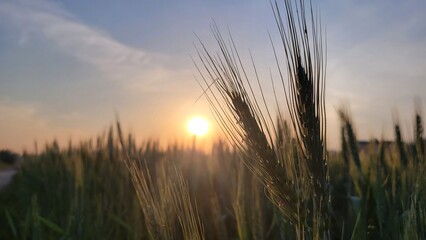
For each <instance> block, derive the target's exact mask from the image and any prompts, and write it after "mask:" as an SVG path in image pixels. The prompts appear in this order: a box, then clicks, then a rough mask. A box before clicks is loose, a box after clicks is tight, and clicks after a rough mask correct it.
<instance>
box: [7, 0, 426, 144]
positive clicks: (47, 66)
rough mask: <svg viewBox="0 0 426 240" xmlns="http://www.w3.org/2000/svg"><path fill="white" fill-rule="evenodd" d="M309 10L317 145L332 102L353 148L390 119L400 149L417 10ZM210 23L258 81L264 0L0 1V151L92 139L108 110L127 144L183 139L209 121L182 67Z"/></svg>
mask: <svg viewBox="0 0 426 240" xmlns="http://www.w3.org/2000/svg"><path fill="white" fill-rule="evenodd" d="M314 4H315V5H316V6H317V7H318V8H319V9H320V11H321V17H322V22H323V25H324V27H325V29H326V35H327V48H328V51H327V55H328V58H327V60H328V68H327V76H328V77H327V112H328V141H329V146H331V147H333V148H337V147H338V144H339V140H338V139H339V123H338V119H337V115H336V110H335V109H336V108H337V107H338V106H340V105H341V104H342V103H345V104H347V105H348V106H349V108H350V110H351V113H352V115H353V117H354V122H355V127H356V130H357V133H358V135H359V138H362V139H368V138H370V137H372V136H376V137H380V136H381V134H382V133H383V134H384V136H385V137H387V138H391V137H392V136H393V134H392V132H391V130H392V124H393V117H392V116H393V112H398V114H399V118H400V120H401V122H402V126H403V130H405V133H406V134H405V136H404V137H405V138H406V139H409V138H410V137H411V132H412V131H411V123H412V115H413V111H414V98H415V97H418V98H419V99H420V101H421V102H422V104H423V106H426V102H425V101H426V91H425V90H426V73H425V72H426V71H425V69H426V60H425V59H426V16H425V14H424V10H425V9H426V2H425V1H420V0H418V1H384V0H379V1H355V0H353V1H349V0H342V1H332V0H325V1H314ZM212 19H214V20H215V21H216V22H217V24H218V26H219V27H220V28H221V29H223V30H224V32H226V28H227V27H229V28H230V29H231V31H232V35H233V37H234V39H235V40H236V41H237V44H238V48H239V49H240V52H241V53H242V54H243V55H244V54H246V56H247V54H248V49H250V50H251V52H252V54H253V56H254V59H255V62H256V65H257V67H258V68H259V71H260V73H261V77H262V78H264V79H266V80H265V81H268V80H269V75H268V72H269V69H271V70H272V71H275V70H276V68H275V63H274V62H273V53H272V50H271V46H270V43H269V39H268V34H267V31H270V32H271V34H272V38H273V39H274V40H275V41H276V42H278V34H277V31H276V28H275V25H274V21H273V15H272V10H271V8H270V5H269V1H261V0H257V1H254V0H251V1H236V0H231V1H224V0H220V1H207V0H204V1H201V0H198V1H196V0H184V1H165V0H159V1H147V0H143V1H112V0H107V1H105V0H102V1H101V0H94V1H47V0H17V1H8V0H2V1H0V112H1V114H0V132H1V134H0V148H12V149H15V150H22V149H23V148H24V147H26V148H27V149H30V150H31V149H32V146H33V142H34V141H38V142H39V144H43V143H45V142H46V141H50V140H52V139H53V138H57V139H58V140H59V141H60V142H67V141H68V139H73V140H77V139H85V138H88V137H93V136H96V135H97V134H100V133H102V132H103V131H104V130H105V129H107V128H108V127H109V125H110V124H111V123H113V121H114V119H115V113H116V112H117V113H118V114H119V116H120V119H121V122H122V124H123V125H124V127H125V129H127V130H131V131H132V132H133V134H134V135H136V137H138V138H139V139H146V138H154V139H162V140H163V141H166V142H167V141H170V142H172V141H175V140H177V141H181V140H184V139H186V138H187V135H188V134H187V133H186V130H185V128H184V126H185V122H186V121H187V119H188V118H189V117H190V116H191V115H194V114H197V115H204V116H206V117H208V118H210V119H213V118H212V116H211V114H210V111H209V109H208V105H207V103H206V102H205V101H204V100H203V99H202V100H200V101H198V102H196V103H195V101H196V99H197V98H198V96H200V94H201V90H200V88H199V87H198V85H197V83H196V81H195V80H194V75H197V71H196V69H195V67H194V66H193V64H192V62H191V59H190V57H189V55H195V54H196V51H195V49H194V45H193V43H194V42H196V41H197V40H196V37H195V35H194V33H195V34H197V35H198V36H199V37H200V38H201V39H202V40H203V42H205V43H206V45H207V46H209V48H211V49H212V50H213V51H214V50H215V45H214V41H213V37H212V35H211V32H210V24H211V23H212ZM248 66H249V65H248ZM268 89H269V88H268V87H266V91H268ZM194 103H195V105H194ZM423 109H424V108H423ZM212 135H214V134H212Z"/></svg>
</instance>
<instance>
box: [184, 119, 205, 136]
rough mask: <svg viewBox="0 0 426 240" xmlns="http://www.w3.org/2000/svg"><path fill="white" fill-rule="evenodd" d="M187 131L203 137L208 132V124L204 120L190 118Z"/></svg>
mask: <svg viewBox="0 0 426 240" xmlns="http://www.w3.org/2000/svg"><path fill="white" fill-rule="evenodd" d="M188 131H189V132H190V133H191V134H193V135H195V136H203V135H205V134H206V133H207V132H208V131H209V123H208V121H207V120H206V119H205V118H202V117H192V118H191V119H190V120H189V121H188Z"/></svg>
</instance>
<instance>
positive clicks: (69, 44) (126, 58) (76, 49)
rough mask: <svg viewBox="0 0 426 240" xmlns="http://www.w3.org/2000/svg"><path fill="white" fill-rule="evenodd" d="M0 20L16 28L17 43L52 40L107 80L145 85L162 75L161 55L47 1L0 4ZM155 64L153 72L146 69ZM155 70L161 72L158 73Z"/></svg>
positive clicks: (164, 70)
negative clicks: (118, 38)
mask: <svg viewBox="0 0 426 240" xmlns="http://www.w3.org/2000/svg"><path fill="white" fill-rule="evenodd" d="M0 19H3V20H9V21H10V22H11V23H12V24H14V25H15V26H17V27H18V29H19V31H20V34H21V36H20V38H19V43H21V44H26V43H28V42H29V41H30V40H29V38H31V36H32V35H34V36H37V37H42V38H44V39H46V40H48V41H49V42H51V43H53V44H54V45H55V46H56V47H58V48H59V49H60V50H61V51H63V52H65V53H66V54H68V55H71V56H74V57H75V58H77V59H79V60H80V61H83V62H86V63H89V64H91V65H94V66H95V67H97V68H98V69H100V70H101V71H103V72H105V73H106V74H105V75H106V76H107V78H109V79H119V80H123V79H124V80H127V81H135V80H136V79H137V80H138V81H141V80H144V79H145V80H146V82H145V83H147V84H148V85H150V84H153V81H154V80H157V79H158V78H159V77H161V76H164V75H171V74H168V73H166V72H168V70H167V69H166V68H165V67H161V65H163V64H164V62H165V61H166V60H167V58H166V57H165V56H161V55H159V54H153V53H147V52H145V51H143V50H140V49H135V48H132V47H129V46H126V45H124V44H122V43H120V42H118V41H116V40H114V39H113V38H112V37H110V36H109V35H108V34H106V33H105V32H102V31H101V30H98V29H96V28H93V27H90V26H87V25H85V24H84V23H82V22H80V21H79V20H78V19H76V18H75V17H74V16H72V15H71V14H70V13H67V12H66V11H64V10H63V9H61V7H60V6H59V5H57V4H54V3H51V2H50V1H31V2H29V1H16V2H3V3H0ZM153 66H157V67H156V69H157V70H156V71H151V70H150V69H152V68H153ZM158 69H161V71H162V73H161V74H160V75H159V76H157V75H158Z"/></svg>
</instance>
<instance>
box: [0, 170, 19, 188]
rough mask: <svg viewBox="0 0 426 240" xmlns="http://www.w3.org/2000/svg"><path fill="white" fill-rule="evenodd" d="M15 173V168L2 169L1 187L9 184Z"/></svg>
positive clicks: (0, 172) (0, 171)
mask: <svg viewBox="0 0 426 240" xmlns="http://www.w3.org/2000/svg"><path fill="white" fill-rule="evenodd" d="M15 174H16V169H15V168H8V169H4V170H0V189H2V188H3V187H5V186H6V185H7V184H9V183H10V181H11V180H12V178H13V176H14V175H15Z"/></svg>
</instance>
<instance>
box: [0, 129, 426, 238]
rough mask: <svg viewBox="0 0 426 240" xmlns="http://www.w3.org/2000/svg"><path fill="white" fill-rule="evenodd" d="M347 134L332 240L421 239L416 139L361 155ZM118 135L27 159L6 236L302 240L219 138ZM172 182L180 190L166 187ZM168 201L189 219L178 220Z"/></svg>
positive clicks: (12, 193)
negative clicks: (138, 141)
mask: <svg viewBox="0 0 426 240" xmlns="http://www.w3.org/2000/svg"><path fill="white" fill-rule="evenodd" d="M348 129H350V125H346V126H345V127H344V128H342V130H344V131H345V132H347V134H344V135H342V140H343V144H344V145H343V146H342V148H343V149H344V150H343V151H342V152H340V153H329V172H330V192H331V206H332V212H331V214H332V216H330V227H331V232H332V235H333V237H334V238H337V239H339V238H340V237H342V238H343V239H350V238H352V239H367V238H369V239H424V238H425V236H426V235H425V234H426V233H425V231H424V228H423V226H425V224H426V218H425V217H426V215H425V214H426V212H425V207H424V205H425V200H426V195H425V187H426V178H425V175H424V166H425V159H424V147H423V145H421V144H422V142H421V141H420V142H417V144H415V145H413V144H406V143H404V142H400V139H398V138H396V140H395V141H394V142H392V143H389V142H382V143H379V144H377V143H376V142H372V143H371V144H370V146H369V148H370V149H369V150H368V151H365V152H361V153H360V152H359V151H358V150H357V149H356V148H357V144H356V143H357V141H356V139H353V137H354V135H352V133H350V130H349V131H348ZM417 130H418V131H419V129H417ZM115 132H116V131H113V129H112V128H111V131H110V132H109V133H108V134H107V135H106V136H105V135H104V136H101V137H98V138H97V139H94V140H93V141H88V142H82V143H78V144H75V145H73V144H71V143H70V145H69V147H67V148H63V149H60V148H59V147H58V145H57V144H56V143H52V144H49V145H47V146H46V147H45V149H44V150H43V151H41V152H40V153H38V154H31V155H24V164H23V165H22V169H21V170H20V172H19V173H18V174H17V175H16V177H15V179H14V181H13V183H12V184H11V185H10V186H9V187H8V188H7V189H5V190H4V191H3V192H2V193H1V195H0V197H1V199H0V200H1V201H0V204H1V205H0V207H1V209H0V211H1V215H0V216H1V217H0V219H1V220H0V221H1V225H2V228H1V232H0V236H1V237H2V239H150V238H153V239H164V238H167V239H168V238H175V239H181V238H186V239H193V238H196V237H194V236H199V238H203V239H204V238H205V239H294V238H296V237H300V236H299V235H297V234H299V233H298V231H297V229H295V228H294V226H292V225H290V224H289V222H288V221H287V220H286V218H285V216H284V215H283V214H282V212H281V211H280V210H279V208H277V207H276V206H275V205H274V204H272V203H271V202H270V201H269V199H268V198H267V197H266V195H265V189H264V187H263V186H262V185H261V183H260V182H259V180H258V179H257V178H256V177H255V176H254V175H253V174H252V173H251V172H250V171H249V170H248V168H247V167H246V166H245V165H244V164H243V158H246V157H247V156H246V154H243V153H241V152H239V151H238V150H232V149H231V148H229V147H228V146H227V145H226V144H224V143H223V142H218V143H217V144H215V146H214V147H213V150H212V152H211V153H210V154H205V153H202V152H199V151H197V150H196V149H184V148H182V147H180V146H177V145H176V146H168V148H167V149H159V148H158V146H157V144H156V143H155V142H146V143H144V144H143V145H142V146H139V147H136V146H135V145H134V143H133V141H132V138H131V137H130V136H129V138H126V140H125V141H123V144H124V148H125V149H127V150H126V151H123V147H122V146H121V144H120V143H119V142H120V141H119V138H118V136H117V134H115ZM354 143H355V145H353V144H354ZM415 143H416V142H415ZM286 144H291V143H286ZM286 144H284V145H283V146H285V147H289V146H287V145H286ZM128 152H130V154H131V155H132V159H133V158H134V159H137V160H136V161H137V163H138V165H135V167H137V168H139V169H140V170H142V171H144V172H145V170H148V171H149V173H150V180H149V181H147V184H149V187H148V188H147V189H144V188H142V187H141V185H134V184H132V179H131V175H130V174H129V171H128V169H127V168H126V164H125V162H124V161H125V159H126V155H127V154H128ZM356 159H358V160H356ZM358 161H359V162H358ZM171 166H173V167H171ZM176 173H179V174H176ZM179 176H181V177H183V180H184V182H179V181H177V179H179ZM170 178H172V179H170ZM171 186H174V187H177V189H178V190H179V191H168V190H167V189H170V187H171ZM135 188H136V190H135ZM138 189H139V190H138ZM144 191H145V193H146V194H148V195H150V196H151V197H152V202H150V201H149V200H148V201H147V200H146V199H145V200H143V199H139V200H138V197H137V192H144ZM188 193H189V198H188V197H187V196H186V194H188ZM181 200H182V202H179V201H181ZM174 203H180V204H182V205H184V206H186V207H187V209H188V207H189V208H191V209H192V210H193V212H192V213H193V214H190V215H185V214H182V211H181V210H179V209H181V208H178V207H177V208H174V207H171V206H172V205H173V204H174ZM152 207H155V208H156V209H151V208H152ZM198 220H199V222H198ZM191 221H194V223H195V224H193V225H191V224H189V223H190V222H191ZM148 222H149V224H148ZM184 227H186V228H184ZM184 229H186V231H185V230H184ZM198 234H199V235H198Z"/></svg>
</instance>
